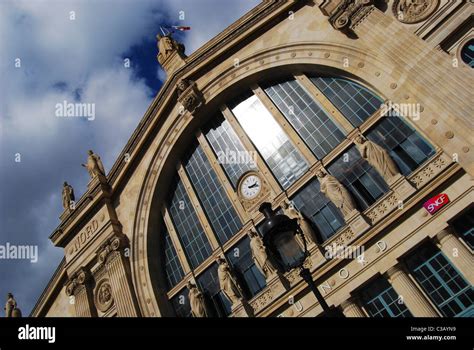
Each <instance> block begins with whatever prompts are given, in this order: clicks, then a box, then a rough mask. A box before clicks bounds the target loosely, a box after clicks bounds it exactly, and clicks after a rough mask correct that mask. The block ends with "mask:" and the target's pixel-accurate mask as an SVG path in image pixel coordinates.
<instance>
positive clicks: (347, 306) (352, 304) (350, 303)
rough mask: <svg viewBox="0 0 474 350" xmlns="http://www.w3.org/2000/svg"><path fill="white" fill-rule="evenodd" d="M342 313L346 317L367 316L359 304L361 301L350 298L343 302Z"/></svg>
mask: <svg viewBox="0 0 474 350" xmlns="http://www.w3.org/2000/svg"><path fill="white" fill-rule="evenodd" d="M341 309H342V313H343V314H344V316H346V317H367V316H366V315H365V313H364V310H362V308H361V307H360V306H359V303H358V302H357V301H356V300H355V299H353V298H350V299H348V300H345V301H343V302H342V303H341Z"/></svg>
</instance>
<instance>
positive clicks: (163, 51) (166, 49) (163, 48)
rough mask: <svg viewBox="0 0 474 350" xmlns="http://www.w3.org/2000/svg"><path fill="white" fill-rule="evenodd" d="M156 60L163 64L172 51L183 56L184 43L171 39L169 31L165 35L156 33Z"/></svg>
mask: <svg viewBox="0 0 474 350" xmlns="http://www.w3.org/2000/svg"><path fill="white" fill-rule="evenodd" d="M156 39H157V40H158V45H157V46H158V56H157V57H158V62H159V63H160V64H161V65H163V62H165V61H166V59H167V58H168V57H169V56H170V55H171V54H172V53H173V52H177V53H178V54H179V55H180V56H184V49H185V48H184V45H183V44H181V43H179V42H177V41H176V40H174V39H173V37H172V36H171V34H170V33H168V34H166V35H161V34H158V35H157V36H156Z"/></svg>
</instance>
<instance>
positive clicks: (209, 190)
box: [184, 145, 242, 244]
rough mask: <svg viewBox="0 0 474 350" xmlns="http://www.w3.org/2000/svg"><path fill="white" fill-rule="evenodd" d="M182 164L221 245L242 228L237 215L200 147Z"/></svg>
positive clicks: (197, 146)
mask: <svg viewBox="0 0 474 350" xmlns="http://www.w3.org/2000/svg"><path fill="white" fill-rule="evenodd" d="M195 147H196V148H195V149H194V151H193V152H192V153H191V154H190V155H189V156H188V158H187V159H186V160H185V162H184V167H185V169H186V172H187V174H188V177H189V180H190V181H191V183H192V184H193V186H194V189H195V191H196V194H197V196H198V197H199V200H200V201H201V203H202V206H203V208H204V211H205V212H206V214H207V217H208V218H209V221H210V223H211V225H212V228H213V229H214V232H215V233H216V235H217V238H218V240H219V242H220V243H221V244H224V243H225V242H227V240H228V239H229V238H231V237H232V236H233V235H234V234H235V233H236V232H237V231H239V230H240V228H241V227H242V222H241V221H240V219H239V217H238V215H237V213H236V212H235V209H234V207H233V206H232V203H231V202H230V200H229V198H228V197H227V194H226V193H225V190H224V188H223V187H222V185H221V183H220V181H219V179H218V178H217V175H216V173H215V171H214V170H213V169H212V166H211V164H210V163H209V160H208V159H207V157H206V155H205V154H204V151H203V150H202V148H201V146H200V145H196V146H195Z"/></svg>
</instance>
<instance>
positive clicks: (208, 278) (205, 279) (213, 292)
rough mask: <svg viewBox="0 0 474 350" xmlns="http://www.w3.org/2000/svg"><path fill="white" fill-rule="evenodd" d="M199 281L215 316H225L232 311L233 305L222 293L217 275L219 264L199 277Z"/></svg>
mask: <svg viewBox="0 0 474 350" xmlns="http://www.w3.org/2000/svg"><path fill="white" fill-rule="evenodd" d="M197 283H198V285H199V287H200V289H201V291H202V293H203V294H204V297H205V299H206V301H207V305H209V306H210V307H211V308H212V310H210V311H211V312H213V313H214V315H215V316H220V317H224V316H227V315H229V314H230V313H231V307H232V305H231V304H230V302H229V301H228V300H227V298H226V297H225V296H224V295H223V294H222V292H221V288H220V285H219V278H218V276H217V264H213V265H212V266H211V267H209V268H208V269H207V270H206V271H204V272H203V273H202V274H200V275H199V276H198V278H197Z"/></svg>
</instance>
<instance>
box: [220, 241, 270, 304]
mask: <svg viewBox="0 0 474 350" xmlns="http://www.w3.org/2000/svg"><path fill="white" fill-rule="evenodd" d="M226 257H227V259H228V260H229V261H230V262H231V264H232V266H233V269H234V272H235V273H236V274H237V278H238V279H239V280H240V281H243V282H245V285H242V287H243V288H244V290H245V292H246V294H247V296H248V297H250V298H251V297H253V296H254V295H256V294H257V293H258V292H260V291H261V290H262V289H263V288H265V286H266V285H267V283H266V281H265V277H264V276H263V274H262V273H261V272H260V270H259V269H258V267H257V266H256V265H255V263H254V261H253V259H252V251H251V250H250V239H249V238H248V237H245V238H244V239H242V240H241V241H240V242H239V243H237V244H236V245H235V246H234V247H233V248H231V249H230V250H229V251H228V252H227V253H226Z"/></svg>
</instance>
